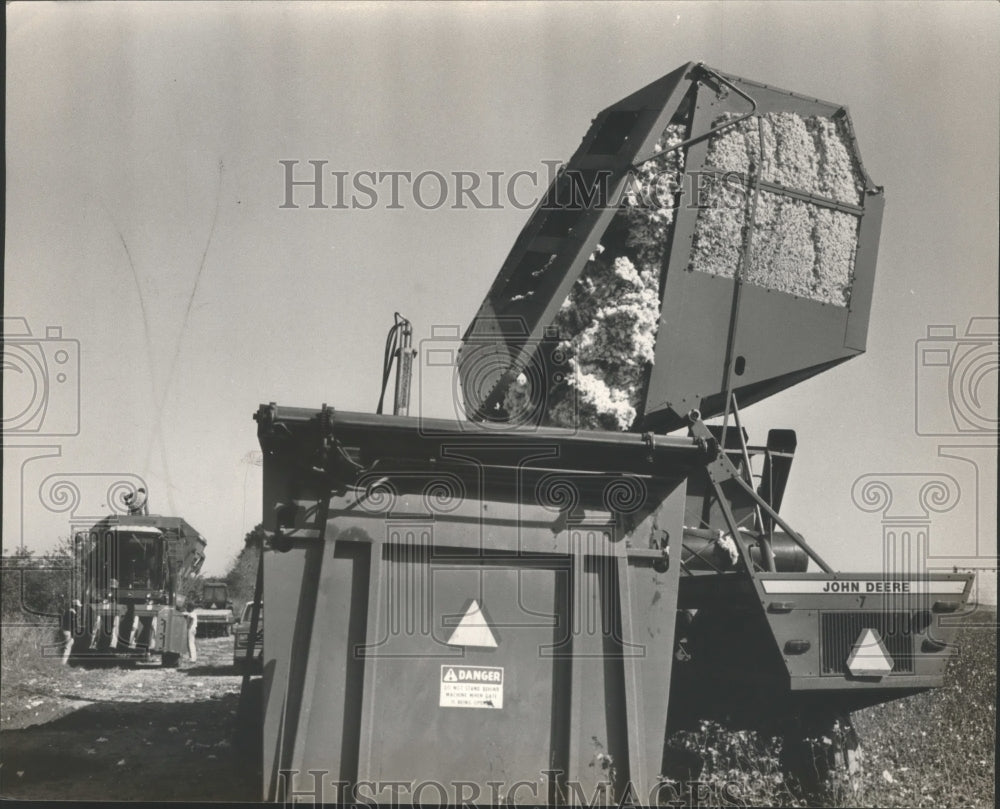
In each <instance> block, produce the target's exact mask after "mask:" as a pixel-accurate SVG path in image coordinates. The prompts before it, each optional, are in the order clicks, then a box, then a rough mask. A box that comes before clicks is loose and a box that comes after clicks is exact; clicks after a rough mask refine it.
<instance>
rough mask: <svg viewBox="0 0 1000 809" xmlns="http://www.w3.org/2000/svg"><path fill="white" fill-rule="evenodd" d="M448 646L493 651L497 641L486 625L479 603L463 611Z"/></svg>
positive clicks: (473, 603)
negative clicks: (476, 647)
mask: <svg viewBox="0 0 1000 809" xmlns="http://www.w3.org/2000/svg"><path fill="white" fill-rule="evenodd" d="M448 645H449V646H478V647H480V648H484V649H495V648H496V646H497V639H496V638H495V637H494V635H493V631H492V630H491V629H490V625H489V624H488V623H486V616H484V615H483V611H482V610H481V609H480V608H479V602H478V601H475V600H474V601H473V602H472V603H471V604H470V605H469V609H467V610H466V611H465V615H463V616H462V620H461V621H459V622H458V626H456V627H455V631H454V632H452V633H451V637H450V638H448Z"/></svg>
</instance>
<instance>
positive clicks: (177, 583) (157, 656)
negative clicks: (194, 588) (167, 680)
mask: <svg viewBox="0 0 1000 809" xmlns="http://www.w3.org/2000/svg"><path fill="white" fill-rule="evenodd" d="M205 544H206V543H205V539H204V538H203V537H202V536H201V534H199V533H198V532H197V531H196V530H195V529H194V528H192V527H191V526H190V525H189V524H188V523H187V522H186V521H185V520H183V519H181V518H180V517H164V516H160V515H158V514H151V515H146V514H128V515H124V514H113V515H111V516H108V517H105V518H104V519H103V520H101V521H99V522H97V523H96V524H94V525H93V526H92V527H91V528H90V529H89V530H88V531H81V532H78V533H77V534H76V537H75V553H76V555H77V575H78V577H79V580H78V583H77V588H78V592H79V593H80V594H81V596H82V601H83V604H84V607H85V610H86V616H87V617H86V620H85V622H84V628H85V631H84V632H83V634H82V635H81V636H80V637H77V638H75V640H74V644H73V652H74V654H75V655H80V656H83V657H86V658H90V659H102V658H111V659H120V660H131V661H135V662H139V663H161V664H162V665H163V666H165V667H168V668H172V667H175V666H177V665H178V663H179V662H180V656H181V654H182V653H183V652H185V651H186V650H187V641H188V629H187V627H188V624H187V619H186V617H185V615H184V613H183V611H182V610H180V609H178V607H177V604H176V602H175V599H176V593H177V592H178V591H179V590H180V588H181V585H182V584H183V583H184V582H185V581H186V580H187V579H189V578H191V577H193V576H195V575H197V573H198V571H199V570H200V569H201V566H202V563H203V562H204V561H205Z"/></svg>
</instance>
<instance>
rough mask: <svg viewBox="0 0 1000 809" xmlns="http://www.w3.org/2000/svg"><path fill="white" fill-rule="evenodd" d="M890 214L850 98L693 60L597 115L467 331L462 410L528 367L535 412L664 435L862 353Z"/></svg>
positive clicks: (482, 408) (478, 407) (501, 411)
mask: <svg viewBox="0 0 1000 809" xmlns="http://www.w3.org/2000/svg"><path fill="white" fill-rule="evenodd" d="M882 208H883V194H882V189H881V188H880V187H878V186H876V185H874V184H873V183H872V181H871V179H870V178H869V177H868V175H867V173H866V172H865V169H864V166H863V164H862V162H861V154H860V152H859V150H858V145H857V142H856V140H855V137H854V131H853V127H852V125H851V121H850V117H849V115H848V112H847V108H846V107H844V106H842V105H840V104H833V103H829V102H825V101H820V100H818V99H815V98H810V97H805V96H801V95H798V94H795V93H791V92H788V91H786V90H779V89H776V88H774V87H768V86H767V85H763V84H759V83H757V82H753V81H749V80H747V79H741V78H738V77H736V76H728V75H725V74H723V73H720V72H718V71H715V70H712V69H710V68H707V67H705V66H703V65H696V64H693V63H691V64H687V65H684V66H683V67H681V68H679V69H678V70H675V71H674V72H673V73H670V74H668V75H667V76H664V77H663V78H662V79H660V80H659V81H656V82H654V83H652V84H650V85H649V86H647V87H645V88H643V89H642V90H639V91H637V92H636V93H634V94H632V95H631V96H629V97H627V98H625V99H622V100H621V101H619V102H618V103H617V104H614V105H613V106H611V107H609V108H608V109H606V110H604V111H603V112H601V113H600V114H599V115H598V116H597V117H596V118H595V119H594V122H593V124H592V126H591V128H590V131H589V132H588V133H587V135H586V136H585V137H584V139H583V142H582V143H581V144H580V147H579V149H578V150H577V151H576V154H574V155H573V157H572V159H571V160H570V161H569V163H568V164H566V166H565V170H564V171H563V172H562V173H561V174H560V175H559V176H558V177H557V178H556V179H555V180H554V181H553V183H552V186H551V187H550V189H549V192H548V194H547V195H546V197H545V198H544V199H543V200H542V201H541V202H540V203H539V205H538V207H537V208H536V210H535V212H534V213H533V215H532V216H531V218H530V220H529V221H528V223H527V225H526V226H525V228H524V230H523V231H522V232H521V235H520V236H519V237H518V240H517V241H516V243H515V244H514V247H513V248H512V249H511V252H510V254H509V255H508V257H507V259H506V261H505V262H504V264H503V267H502V268H501V270H500V272H499V273H498V275H497V278H496V280H495V282H494V283H493V286H492V288H491V289H490V291H489V293H488V294H487V296H486V298H485V300H484V301H483V304H482V306H481V307H480V309H479V312H478V313H477V315H476V317H475V318H474V319H473V321H472V323H471V325H470V326H469V328H468V330H467V331H466V334H465V340H464V342H465V345H464V347H463V350H462V354H461V356H460V358H459V367H460V371H461V376H462V389H463V392H464V394H465V403H466V407H467V410H468V413H469V415H470V417H472V418H475V419H496V418H499V419H506V418H508V417H509V415H510V413H509V412H508V411H509V410H510V409H511V408H510V399H509V398H508V394H509V392H510V389H511V386H512V384H513V383H514V381H515V380H516V379H517V378H518V377H521V379H522V381H524V380H525V378H526V381H527V384H528V386H529V388H530V390H529V391H528V393H527V397H528V398H529V399H532V400H533V403H534V404H535V405H536V407H535V408H533V410H532V412H534V413H536V414H537V416H538V418H537V419H534V421H535V423H538V422H539V421H540V422H541V423H543V424H544V423H553V424H560V425H562V426H565V424H566V423H568V422H570V421H572V422H573V423H574V424H580V425H588V426H591V427H597V426H599V425H603V426H605V427H606V428H610V429H629V428H630V427H632V428H641V429H655V430H663V429H673V428H676V427H678V426H680V425H682V424H683V423H684V418H685V416H686V414H687V413H688V411H689V410H692V409H698V410H699V411H700V412H701V414H702V416H703V417H705V418H708V417H710V416H713V415H716V414H720V413H722V412H723V410H724V409H725V408H726V405H727V396H726V394H727V392H729V391H732V392H735V393H736V395H737V396H738V398H739V401H740V403H741V404H743V405H746V404H750V403H752V402H755V401H758V400H760V399H762V398H764V397H766V396H769V395H771V394H774V393H777V392H778V391H781V390H784V389H785V388H788V387H790V386H792V385H794V384H796V383H797V382H800V381H801V380H803V379H806V378H808V377H810V376H812V375H814V374H817V373H819V372H821V371H823V370H825V369H827V368H830V367H832V366H834V365H836V364H838V363H840V362H843V361H844V360H847V359H850V358H851V357H854V356H856V355H858V354H860V353H861V352H863V351H864V349H865V340H866V336H867V331H868V317H869V311H870V307H871V298H872V288H873V286H874V278H875V262H876V257H877V253H878V242H879V233H880V231H881V219H882ZM605 324H607V325H606V327H605ZM622 331H624V332H626V335H627V336H626V337H625V338H624V339H623V338H622V335H621V332H622ZM553 342H554V343H555V346H554V347H555V349H556V350H554V351H553V350H552V348H553V345H552V344H553ZM545 347H548V349H549V350H547V351H545V350H540V349H541V348H545ZM541 400H545V401H541ZM567 400H572V401H571V403H567ZM567 409H569V410H570V411H571V413H570V414H569V415H568V417H567V415H566V413H565V412H564V411H565V410H567ZM595 410H596V412H594V411H595Z"/></svg>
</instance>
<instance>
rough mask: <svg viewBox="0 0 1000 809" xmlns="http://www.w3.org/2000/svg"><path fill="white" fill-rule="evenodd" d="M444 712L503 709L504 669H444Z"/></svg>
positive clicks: (442, 694)
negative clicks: (447, 710) (468, 709)
mask: <svg viewBox="0 0 1000 809" xmlns="http://www.w3.org/2000/svg"><path fill="white" fill-rule="evenodd" d="M438 704H439V705H440V707H442V708H496V709H498V710H499V709H500V708H503V669H502V668H497V667H493V666H448V665H445V666H441V700H440V702H439V703H438Z"/></svg>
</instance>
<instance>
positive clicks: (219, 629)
mask: <svg viewBox="0 0 1000 809" xmlns="http://www.w3.org/2000/svg"><path fill="white" fill-rule="evenodd" d="M195 603H196V604H197V606H196V608H195V609H193V610H192V612H193V613H194V614H195V616H196V617H197V618H198V629H197V636H198V637H199V638H208V637H218V636H220V635H228V634H230V633H231V632H232V627H233V624H234V623H235V620H236V618H235V614H234V612H233V602H232V601H231V600H230V599H229V587H228V586H227V585H226V584H225V583H224V582H217V581H207V582H205V583H204V584H203V585H202V588H201V594H200V595H199V596H197V598H196V601H195Z"/></svg>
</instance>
